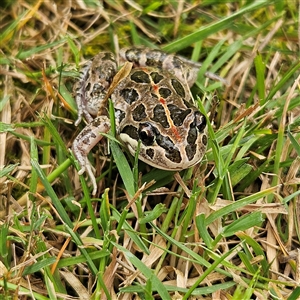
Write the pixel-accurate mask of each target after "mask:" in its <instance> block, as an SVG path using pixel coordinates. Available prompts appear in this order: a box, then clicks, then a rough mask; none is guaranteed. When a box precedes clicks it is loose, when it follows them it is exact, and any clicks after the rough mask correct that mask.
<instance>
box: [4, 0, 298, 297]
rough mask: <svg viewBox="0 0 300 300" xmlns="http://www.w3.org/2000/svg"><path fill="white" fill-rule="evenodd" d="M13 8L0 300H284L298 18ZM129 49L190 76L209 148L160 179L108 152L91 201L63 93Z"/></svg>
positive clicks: (281, 7)
mask: <svg viewBox="0 0 300 300" xmlns="http://www.w3.org/2000/svg"><path fill="white" fill-rule="evenodd" d="M16 3H17V1H9V0H6V1H4V2H3V4H2V6H1V24H0V26H1V27H0V28H1V30H0V47H1V48H0V49H1V52H0V65H1V69H0V74H1V91H0V92H1V94H0V96H1V97H0V111H1V120H0V121H1V123H0V132H1V134H0V139H1V140H0V147H1V151H0V166H1V169H0V191H1V200H0V271H1V272H0V291H1V293H0V299H154V298H155V299H232V300H235V299H245V300H247V299H288V300H294V299H299V297H300V288H299V285H300V274H299V264H300V258H299V248H300V229H299V224H300V189H299V185H300V172H299V167H300V131H299V128H300V127H299V126H300V110H299V103H300V93H299V86H300V82H299V78H300V72H299V70H300V62H299V40H300V37H299V7H298V6H297V5H299V4H297V3H296V2H295V1H283V0H276V1H275V0H274V1H269V0H268V1H267V0H260V1H253V2H251V1H249V3H248V2H247V1H235V2H231V1H212V0H207V1H202V2H201V4H197V2H192V1H181V2H180V1H165V2H162V1H152V2H151V3H150V2H146V1H137V2H133V1H132V2H129V1H128V2H127V3H125V2H122V1H119V2H116V1H104V2H103V5H104V8H103V7H102V6H101V4H99V2H98V1H71V2H66V1H56V2H52V1H35V2H33V1H22V2H21V1H20V2H18V5H15V4H16ZM149 3H150V4H149ZM136 45H144V46H147V47H150V48H157V47H158V48H161V49H163V50H164V51H167V52H171V53H173V52H177V53H179V54H181V55H183V56H184V57H186V58H188V59H193V60H197V61H201V62H202V63H203V66H202V68H201V70H200V72H199V75H198V80H197V82H196V84H195V85H194V87H193V88H192V93H193V95H194V98H195V101H196V103H197V105H198V106H199V109H200V110H201V111H202V112H203V113H204V114H206V116H207V118H208V119H209V120H210V121H211V123H210V124H208V132H209V146H208V149H207V153H206V155H205V157H204V159H203V160H202V162H201V163H200V164H199V165H197V166H195V167H193V168H191V169H189V170H185V171H183V172H180V173H174V172H168V171H162V170H157V169H155V168H151V167H149V166H146V165H145V164H143V163H141V162H139V161H138V159H137V157H131V156H130V155H129V154H128V153H127V152H126V150H125V149H123V147H122V146H121V145H119V144H118V143H117V142H116V141H114V139H110V138H108V139H109V140H110V142H109V144H110V152H111V154H109V155H108V156H105V155H103V151H104V150H103V147H98V148H97V147H95V149H94V150H93V155H90V157H89V159H90V160H91V161H92V162H93V165H94V166H95V169H96V170H97V176H98V177H97V180H98V193H97V196H96V197H95V198H93V197H91V187H90V184H89V180H88V178H86V177H85V176H78V174H77V170H76V169H77V168H78V166H77V163H76V161H75V160H74V157H73V155H72V153H71V152H70V150H69V149H70V147H71V144H72V141H73V140H74V138H75V137H76V135H77V134H78V133H79V131H80V130H81V129H82V128H83V126H84V124H83V122H82V123H81V124H80V126H79V128H76V127H75V126H74V121H75V120H76V105H75V102H74V97H73V94H72V87H73V85H74V84H75V82H76V78H77V76H78V69H79V67H80V65H81V62H83V61H84V60H85V59H87V58H89V57H92V56H93V55H95V54H97V53H98V52H99V51H102V50H111V51H113V52H116V51H118V49H119V48H121V47H127V46H136ZM206 71H209V72H213V73H217V74H220V75H221V76H222V77H224V78H225V79H226V80H227V81H228V83H229V84H228V86H226V85H224V84H222V83H220V82H215V81H212V80H209V79H207V78H205V76H204V73H205V72H206Z"/></svg>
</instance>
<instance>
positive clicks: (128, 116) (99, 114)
mask: <svg viewBox="0 0 300 300" xmlns="http://www.w3.org/2000/svg"><path fill="white" fill-rule="evenodd" d="M120 61H121V63H120V64H121V65H122V63H124V62H125V61H129V62H131V63H132V69H131V70H130V67H126V68H129V69H128V70H125V71H127V72H128V75H127V76H125V78H123V79H122V80H120V81H119V82H117V84H116V83H113V84H112V81H113V78H114V76H115V75H116V73H117V67H118V64H117V62H116V60H115V57H114V56H113V54H112V53H110V52H101V53H99V54H98V55H96V56H95V57H94V58H93V59H91V60H90V61H88V62H87V63H86V65H85V66H84V67H83V69H82V71H81V78H80V81H79V83H78V85H77V88H76V102H77V106H78V119H77V121H76V123H75V125H78V124H79V123H80V121H81V119H82V116H84V118H85V120H86V121H87V126H86V127H85V128H84V129H83V130H82V131H81V132H80V133H79V135H78V136H77V137H76V139H75V140H74V142H73V147H72V149H73V152H74V155H75V157H76V159H77V160H78V162H79V165H80V167H81V169H80V171H79V174H83V173H84V172H85V171H87V173H88V175H89V177H90V178H91V181H92V183H93V187H94V188H93V195H94V194H95V193H96V191H97V185H96V180H95V177H94V174H93V167H92V166H91V164H90V162H89V161H88V159H87V155H88V153H89V152H90V151H91V149H92V148H93V147H94V146H95V145H96V144H97V143H98V142H99V141H100V140H101V139H102V137H103V136H102V135H101V133H107V132H108V131H109V129H110V120H109V117H108V114H107V98H108V96H109V97H110V98H111V100H112V102H113V103H114V109H115V116H116V128H117V137H118V138H119V139H120V140H121V141H122V142H123V143H124V144H125V145H126V147H127V148H128V149H129V151H130V152H131V154H133V155H134V154H135V152H136V150H137V146H138V142H139V141H141V147H140V153H139V159H141V160H143V161H145V162H146V163H148V164H150V165H152V166H154V167H157V168H159V169H165V170H183V169H186V168H189V167H191V166H193V165H194V164H196V163H198V162H199V161H200V160H201V159H202V157H203V155H204V153H205V150H206V146H207V135H206V130H205V129H206V120H205V118H204V116H203V115H202V114H201V113H200V112H199V110H198V109H197V108H196V107H195V106H194V105H193V103H192V100H191V96H190V91H189V87H190V86H192V85H193V84H194V82H195V80H196V78H197V73H198V71H199V67H200V66H201V65H200V64H195V63H193V62H191V61H188V60H187V59H184V58H181V57H179V56H176V55H171V54H166V53H164V52H162V51H160V50H149V49H138V48H133V49H122V50H121V51H120ZM206 75H207V76H208V77H211V78H213V79H219V80H222V79H221V78H219V77H218V76H217V75H215V74H211V73H206ZM111 85H113V89H112V88H111V89H112V91H110V94H109V95H108V94H107V93H108V90H109V88H110V86H111Z"/></svg>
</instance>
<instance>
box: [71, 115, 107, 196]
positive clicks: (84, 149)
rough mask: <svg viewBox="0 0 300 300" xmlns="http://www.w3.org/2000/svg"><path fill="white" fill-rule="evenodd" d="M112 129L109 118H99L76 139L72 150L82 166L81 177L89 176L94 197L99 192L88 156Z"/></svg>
mask: <svg viewBox="0 0 300 300" xmlns="http://www.w3.org/2000/svg"><path fill="white" fill-rule="evenodd" d="M109 129H110V120H109V118H108V117H107V116H99V117H97V118H95V119H94V120H92V121H91V122H90V123H89V124H88V125H87V126H86V127H85V128H84V129H83V130H82V131H81V132H80V133H79V135H78V136H77V137H76V138H75V140H74V142H73V145H72V150H73V153H74V155H75V158H76V159H77V160H78V163H79V165H80V171H79V172H78V174H79V175H82V174H83V173H84V172H85V171H86V172H87V174H88V175H89V177H90V179H91V181H92V184H93V193H92V194H93V195H95V194H96V192H97V184H96V178H95V176H94V173H93V167H92V165H91V163H90V162H89V160H88V158H87V155H88V154H89V152H90V151H91V150H92V148H93V147H94V146H95V145H96V144H97V143H98V142H99V141H100V140H101V139H102V137H103V136H102V134H101V133H107V132H108V131H109Z"/></svg>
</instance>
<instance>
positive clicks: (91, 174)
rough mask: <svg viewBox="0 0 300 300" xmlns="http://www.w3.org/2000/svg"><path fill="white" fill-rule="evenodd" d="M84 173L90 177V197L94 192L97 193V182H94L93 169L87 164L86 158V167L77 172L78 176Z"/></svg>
mask: <svg viewBox="0 0 300 300" xmlns="http://www.w3.org/2000/svg"><path fill="white" fill-rule="evenodd" d="M85 171H86V172H87V174H88V176H89V177H90V180H91V182H92V185H93V192H92V195H93V196H95V195H96V192H97V182H96V178H95V175H94V173H95V168H94V167H93V166H92V165H91V163H90V162H89V160H88V158H87V157H86V165H85V166H84V167H82V168H81V169H80V170H79V171H78V175H82V174H83V173H84V172H85Z"/></svg>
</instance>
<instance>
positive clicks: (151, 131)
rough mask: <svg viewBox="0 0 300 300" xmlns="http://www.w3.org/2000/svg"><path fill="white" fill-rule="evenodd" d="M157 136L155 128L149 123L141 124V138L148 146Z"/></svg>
mask: <svg viewBox="0 0 300 300" xmlns="http://www.w3.org/2000/svg"><path fill="white" fill-rule="evenodd" d="M155 137H156V132H155V128H154V127H153V126H152V125H151V124H149V123H143V124H140V127H139V138H140V140H141V141H142V143H143V144H144V145H146V146H151V145H152V144H153V143H154V140H155Z"/></svg>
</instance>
